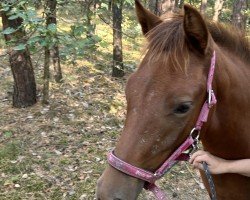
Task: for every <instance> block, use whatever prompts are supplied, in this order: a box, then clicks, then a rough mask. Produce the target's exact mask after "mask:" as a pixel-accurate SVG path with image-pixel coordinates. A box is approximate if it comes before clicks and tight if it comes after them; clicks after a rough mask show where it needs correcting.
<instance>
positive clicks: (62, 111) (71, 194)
mask: <svg viewBox="0 0 250 200" xmlns="http://www.w3.org/2000/svg"><path fill="white" fill-rule="evenodd" d="M63 67H64V77H65V78H64V82H63V83H62V84H60V85H58V84H56V83H54V82H53V81H52V83H51V97H50V104H49V105H47V106H43V105H41V103H40V98H41V93H40V92H41V85H42V84H41V83H42V82H41V78H40V77H41V69H40V68H41V67H40V68H39V66H38V68H37V70H36V74H37V83H38V97H39V102H38V103H37V104H36V105H35V106H33V107H30V108H26V109H15V108H13V107H12V106H11V95H12V76H11V71H10V69H9V67H7V66H6V67H4V66H1V67H0V81H1V82H0V113H1V114H0V199H1V200H14V199H22V200H25V199H27V200H33V199H36V200H40V199H43V200H45V199H53V200H57V199H58V200H59V199H60V200H61V199H65V200H66V199H72V200H73V199H78V200H85V199H86V200H91V199H94V198H95V187H96V181H97V179H98V178H99V176H100V175H101V173H102V171H103V170H104V168H105V166H106V165H107V163H106V153H107V152H108V151H109V150H111V149H112V148H113V147H114V146H115V143H116V141H117V138H118V137H119V134H120V132H121V130H122V127H123V122H124V118H125V108H126V103H125V98H124V85H125V82H126V78H127V77H126V78H124V79H120V80H119V79H113V78H111V77H110V72H109V71H108V70H103V69H101V67H100V66H97V65H93V64H92V63H89V62H86V63H84V62H83V63H78V65H77V67H76V66H75V67H68V66H63ZM39 70H40V71H39ZM158 183H159V185H160V186H161V187H162V188H163V189H164V190H165V191H166V192H167V193H168V194H169V198H170V199H176V200H194V199H197V200H206V199H209V198H208V196H207V192H206V190H205V189H204V186H203V184H202V183H201V180H200V178H199V175H198V173H197V172H196V171H194V170H193V169H192V168H191V167H190V166H189V164H187V163H180V164H178V165H176V166H175V167H174V168H173V169H172V170H171V171H170V172H169V173H168V174H167V175H166V176H165V177H164V178H163V179H162V180H161V181H159V182H158ZM139 199H145V200H146V199H153V197H152V196H151V194H149V193H148V192H145V191H143V193H142V194H141V196H140V198H139Z"/></svg>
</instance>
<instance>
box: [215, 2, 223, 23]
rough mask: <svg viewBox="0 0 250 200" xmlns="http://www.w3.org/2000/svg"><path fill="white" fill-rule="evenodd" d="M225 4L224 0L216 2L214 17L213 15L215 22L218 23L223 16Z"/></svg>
mask: <svg viewBox="0 0 250 200" xmlns="http://www.w3.org/2000/svg"><path fill="white" fill-rule="evenodd" d="M223 4H224V0H216V1H215V4H214V15H213V20H214V21H218V20H219V16H220V14H221V11H222V7H223Z"/></svg>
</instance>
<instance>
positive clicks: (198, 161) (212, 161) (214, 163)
mask: <svg viewBox="0 0 250 200" xmlns="http://www.w3.org/2000/svg"><path fill="white" fill-rule="evenodd" d="M189 162H190V163H191V164H192V165H193V166H194V167H195V168H198V169H201V170H204V168H203V165H202V162H206V163H207V165H208V169H209V171H210V172H211V173H212V174H222V173H225V172H226V164H227V160H224V159H222V158H219V157H216V156H213V155H212V154H210V153H209V152H206V151H202V150H199V151H197V152H195V153H194V154H193V155H192V156H191V158H190V160H189Z"/></svg>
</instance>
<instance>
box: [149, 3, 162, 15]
mask: <svg viewBox="0 0 250 200" xmlns="http://www.w3.org/2000/svg"><path fill="white" fill-rule="evenodd" d="M158 3H159V0H149V1H148V8H149V10H150V11H151V12H152V13H154V14H155V15H159V14H160V12H159V10H158Z"/></svg>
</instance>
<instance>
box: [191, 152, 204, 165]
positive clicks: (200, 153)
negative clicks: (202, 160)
mask: <svg viewBox="0 0 250 200" xmlns="http://www.w3.org/2000/svg"><path fill="white" fill-rule="evenodd" d="M204 154H206V151H203V150H199V151H196V152H195V153H193V154H192V155H191V158H190V160H189V162H190V163H193V161H194V160H195V158H196V157H197V156H201V155H204Z"/></svg>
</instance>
